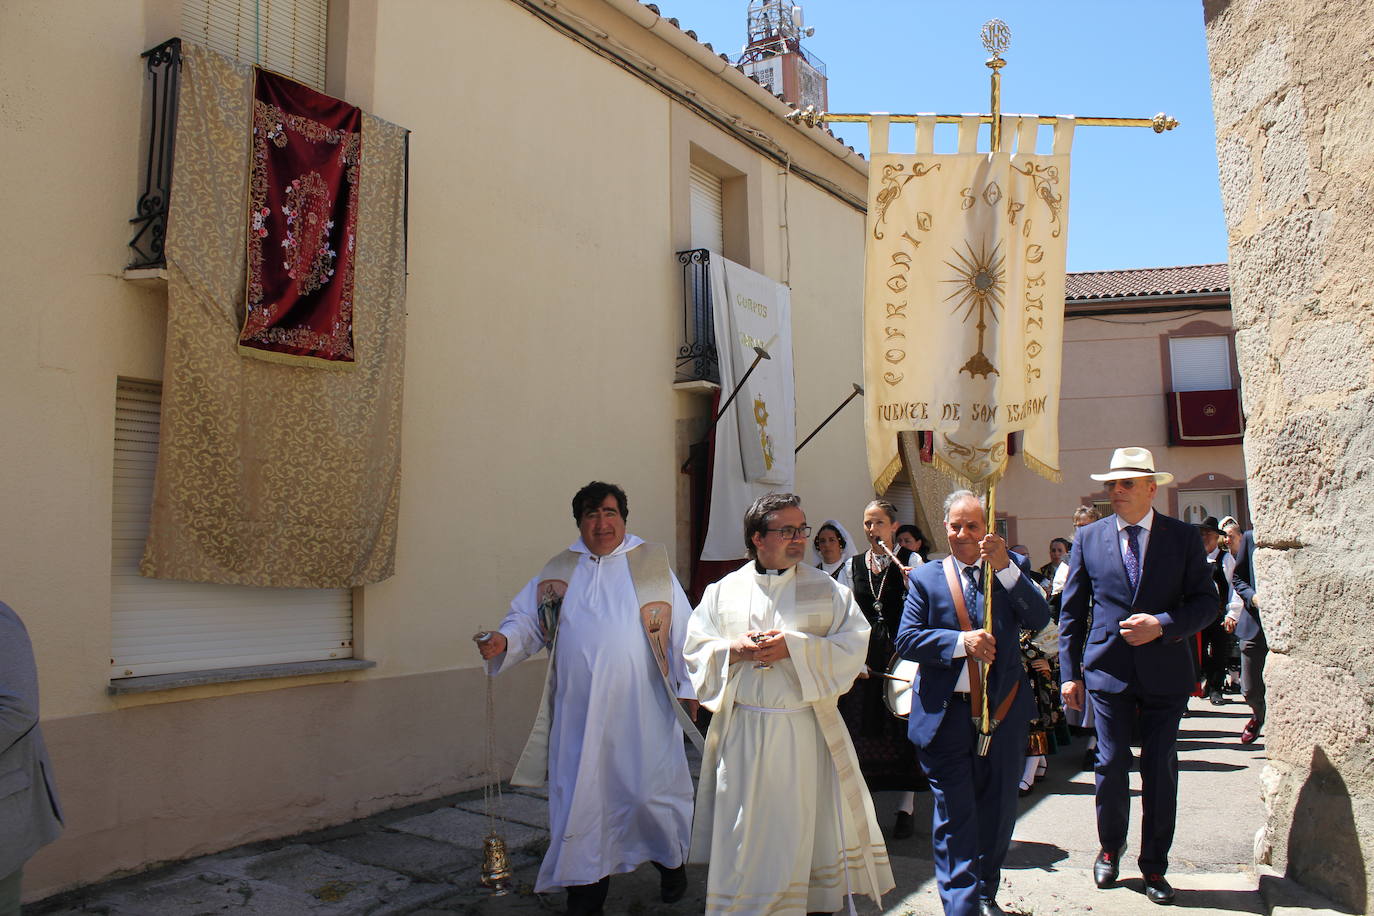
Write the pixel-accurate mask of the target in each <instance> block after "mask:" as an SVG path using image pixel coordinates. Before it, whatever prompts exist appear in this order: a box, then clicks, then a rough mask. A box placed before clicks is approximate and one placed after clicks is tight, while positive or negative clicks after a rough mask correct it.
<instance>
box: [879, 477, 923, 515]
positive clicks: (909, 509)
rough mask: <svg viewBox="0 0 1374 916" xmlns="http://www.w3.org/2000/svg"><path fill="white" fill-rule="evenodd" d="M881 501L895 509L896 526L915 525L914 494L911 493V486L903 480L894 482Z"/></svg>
mask: <svg viewBox="0 0 1374 916" xmlns="http://www.w3.org/2000/svg"><path fill="white" fill-rule="evenodd" d="M883 499H885V500H887V501H888V502H890V503H892V505H894V506H896V507H897V524H898V525H914V524H916V494H915V493H913V492H912V491H911V484H909V483H907V482H906V481H905V480H894V481H893V482H892V485H891V486H890V487H888V488H887V492H886V493H884V494H883Z"/></svg>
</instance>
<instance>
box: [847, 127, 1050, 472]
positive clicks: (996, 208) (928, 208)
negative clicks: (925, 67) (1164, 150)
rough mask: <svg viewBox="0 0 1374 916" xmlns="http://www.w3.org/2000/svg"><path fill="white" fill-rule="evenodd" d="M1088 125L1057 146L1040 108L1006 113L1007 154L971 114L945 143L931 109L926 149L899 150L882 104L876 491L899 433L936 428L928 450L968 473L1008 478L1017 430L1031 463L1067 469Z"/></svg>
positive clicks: (867, 357) (870, 242) (872, 436)
mask: <svg viewBox="0 0 1374 916" xmlns="http://www.w3.org/2000/svg"><path fill="white" fill-rule="evenodd" d="M1073 123H1074V122H1073V119H1072V118H1061V119H1059V121H1058V123H1057V124H1056V125H1055V128H1054V146H1053V151H1052V153H1051V154H1050V155H1043V156H1042V155H1036V153H1035V142H1036V134H1037V130H1038V121H1037V120H1036V119H1034V118H1025V119H1021V118H1017V117H1004V118H1003V119H1002V136H1003V138H1004V142H1003V144H1002V145H1003V147H1004V148H1005V149H1006V150H1007V152H1000V153H980V152H978V151H977V139H978V128H979V118H978V116H977V115H971V116H968V117H965V118H964V120H963V122H962V123H961V124H960V125H959V127H958V131H959V144H958V151H957V152H956V153H952V154H941V155H935V154H934V153H933V149H934V132H935V116H934V115H926V116H921V117H920V118H919V119H918V122H917V125H916V152H915V153H912V154H905V153H890V152H889V151H888V132H889V121H888V119H887V118H886V117H883V116H879V115H875V116H874V117H873V120H872V122H871V125H870V152H871V157H870V161H871V164H870V166H869V191H868V221H867V230H866V231H867V238H866V246H865V247H866V249H867V252H866V264H865V281H864V282H865V295H864V375H865V378H864V387H865V389H866V391H867V397H866V398H865V410H866V415H865V419H866V422H865V428H866V433H867V439H868V461H869V471H870V473H871V476H872V479H873V485H874V489H875V490H876V491H877V492H879V493H882V492H885V491H886V490H887V488H888V486H889V485H890V484H891V483H892V480H893V478H894V477H895V476H896V475H897V473H898V472H899V471H900V469H901V459H900V457H899V455H898V434H899V433H902V432H907V431H916V430H929V431H932V432H933V434H934V435H933V442H932V444H931V449H930V452H931V454H930V457H929V460H930V461H931V463H932V464H933V465H934V466H935V467H936V468H937V469H938V470H940V471H943V472H944V473H946V474H948V475H949V476H951V477H953V478H955V479H956V480H958V481H960V482H961V483H964V484H976V483H981V484H987V485H991V484H994V483H996V481H997V480H998V479H999V478H1001V476H1002V474H1003V473H1004V472H1005V471H1006V466H1007V436H1008V435H1009V434H1010V433H1013V432H1017V431H1019V432H1021V433H1022V434H1023V438H1022V449H1023V451H1022V456H1023V459H1024V460H1025V462H1026V465H1027V466H1028V467H1030V468H1031V469H1033V470H1035V471H1036V472H1038V473H1040V474H1042V475H1043V476H1045V477H1048V478H1050V479H1051V480H1056V481H1057V480H1059V479H1060V471H1059V383H1060V374H1061V363H1062V350H1063V336H1064V265H1065V252H1066V249H1067V244H1066V243H1067V240H1068V225H1067V224H1068V204H1069V148H1070V145H1071V143H1072V139H1073ZM1013 143H1015V151H1012V145H1013Z"/></svg>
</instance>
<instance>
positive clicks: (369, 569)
mask: <svg viewBox="0 0 1374 916" xmlns="http://www.w3.org/2000/svg"><path fill="white" fill-rule="evenodd" d="M252 99H253V94H252V71H251V68H250V67H248V66H246V65H243V64H238V63H235V62H233V61H231V60H229V59H228V58H226V57H223V56H222V55H219V54H217V53H215V52H213V51H209V50H207V49H205V48H203V47H200V46H198V45H195V44H192V43H190V42H185V43H183V45H182V74H181V90H180V97H179V100H178V103H179V111H178V118H177V132H176V164H175V176H176V182H175V186H174V188H173V191H172V198H171V209H170V214H169V219H168V232H167V245H166V252H167V273H168V283H167V349H166V358H165V364H164V369H163V401H162V430H161V444H160V447H159V453H158V464H157V479H156V483H155V485H154V493H153V509H152V520H151V527H150V531H149V535H148V540H147V543H146V545H145V548H144V554H143V562H142V564H141V566H140V572H142V574H143V575H145V576H151V577H155V578H165V579H182V580H188V581H193V582H214V583H220V584H229V585H255V586H275V587H288V588H342V587H350V586H357V585H366V584H369V583H373V582H378V581H380V580H382V579H385V578H387V577H388V576H390V575H391V574H392V572H393V571H394V567H395V550H396V527H397V505H398V501H399V495H400V481H401V387H402V379H403V373H402V369H403V363H404V355H405V235H404V221H403V216H404V207H405V195H406V174H405V145H406V131H405V130H404V129H403V128H401V127H398V126H396V125H394V124H390V123H388V122H385V121H382V120H380V119H378V118H376V117H373V116H371V115H367V114H364V115H363V124H362V134H363V150H364V155H363V160H362V163H361V169H362V180H361V182H360V184H361V188H360V196H359V201H358V226H357V228H358V231H357V244H358V259H357V265H356V273H355V278H354V283H355V292H354V298H355V308H354V330H355V334H356V363H357V364H356V368H355V369H354V370H353V371H351V372H319V371H316V370H313V369H310V368H303V367H297V366H287V365H279V364H276V363H271V362H263V361H261V360H257V359H245V358H244V357H242V356H240V355H239V352H238V338H239V330H240V328H242V327H243V317H244V276H245V269H246V264H245V261H246V254H245V252H246V250H247V246H246V239H245V232H246V231H247V220H246V219H245V213H246V208H247V202H248V187H247V181H248V173H249V168H248V157H249V144H248V142H247V138H248V136H249V133H250V125H251V124H252Z"/></svg>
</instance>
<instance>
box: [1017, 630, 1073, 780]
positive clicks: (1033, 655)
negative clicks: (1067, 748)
mask: <svg viewBox="0 0 1374 916" xmlns="http://www.w3.org/2000/svg"><path fill="white" fill-rule="evenodd" d="M1021 655H1022V657H1023V658H1024V659H1025V663H1026V673H1027V674H1029V675H1030V683H1031V690H1032V692H1033V693H1034V694H1035V710H1036V714H1035V718H1034V719H1032V720H1031V723H1030V731H1029V732H1028V733H1027V735H1026V766H1025V769H1024V770H1023V771H1022V774H1021V789H1020V791H1021V794H1022V795H1023V796H1024V795H1029V794H1030V791H1031V787H1032V786H1033V785H1035V780H1036V779H1038V778H1039V777H1041V776H1044V775H1045V770H1046V767H1047V764H1046V761H1045V755H1047V754H1053V753H1055V752H1056V751H1057V750H1058V749H1059V747H1060V745H1067V744H1068V743H1069V740H1070V737H1071V736H1070V734H1069V724H1068V722H1066V721H1065V720H1064V706H1063V701H1062V700H1061V699H1060V696H1059V625H1058V624H1056V623H1054V622H1053V621H1051V622H1050V624H1049V625H1048V626H1046V627H1045V628H1044V629H1041V630H1038V631H1036V630H1023V631H1022V633H1021Z"/></svg>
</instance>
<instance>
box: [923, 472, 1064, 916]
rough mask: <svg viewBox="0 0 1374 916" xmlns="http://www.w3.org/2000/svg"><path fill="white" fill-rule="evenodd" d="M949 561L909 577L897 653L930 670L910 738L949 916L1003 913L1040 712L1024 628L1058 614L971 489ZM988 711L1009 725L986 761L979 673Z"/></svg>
mask: <svg viewBox="0 0 1374 916" xmlns="http://www.w3.org/2000/svg"><path fill="white" fill-rule="evenodd" d="M945 533H946V534H948V535H949V547H950V551H951V554H952V555H951V556H950V557H948V558H946V559H945V560H944V561H943V562H940V563H926V564H924V565H922V566H920V567H918V568H917V569H916V570H915V571H914V572H913V573H912V574H911V581H910V583H909V585H908V587H907V593H906V605H905V606H904V608H903V610H902V622H901V625H900V626H899V628H898V630H897V638H896V646H897V652H898V654H899V655H901V656H902V657H903V658H906V659H911V660H912V661H915V662H918V663H919V664H920V673H919V674H918V675H917V678H916V683H915V684H914V685H913V690H912V703H911V715H910V717H909V719H908V725H907V734H908V737H910V738H911V742H912V744H915V745H916V754H917V758H918V759H919V760H920V763H921V768H922V769H923V770H925V773H926V777H927V778H928V779H929V781H930V788H931V791H932V792H933V793H934V795H935V813H934V824H933V829H932V835H933V839H934V842H933V846H934V852H935V877H936V881H937V883H938V884H939V889H940V901H941V902H942V903H943V904H944V908H945V913H946V914H947V916H995V914H1000V913H1001V912H1002V910H1001V908H1000V907H998V906H997V901H996V895H997V886H998V884H999V883H1001V880H1002V861H1003V860H1004V859H1005V858H1006V856H1007V848H1008V847H1009V846H1010V845H1011V831H1012V828H1013V827H1014V826H1015V824H1016V799H1017V794H1016V785H1017V781H1018V780H1019V779H1020V777H1021V771H1022V769H1023V767H1024V765H1025V761H1026V732H1027V729H1028V727H1029V722H1030V719H1031V717H1032V716H1034V715H1035V700H1034V698H1033V697H1032V695H1031V685H1030V683H1029V681H1028V680H1027V678H1026V671H1025V668H1024V667H1023V666H1022V663H1021V649H1020V635H1021V631H1022V630H1038V629H1040V628H1041V627H1043V626H1045V625H1046V624H1047V623H1049V619H1050V606H1049V605H1048V604H1047V603H1046V602H1045V593H1044V591H1043V590H1042V589H1041V588H1040V586H1039V585H1037V584H1036V581H1035V579H1034V578H1033V577H1032V573H1031V568H1030V563H1029V562H1028V561H1027V560H1026V559H1025V558H1024V557H1021V556H1015V555H1012V554H1009V553H1008V552H1007V544H1006V541H1004V540H1002V539H1001V538H1000V537H998V536H997V535H995V534H989V533H988V528H987V512H986V509H985V506H984V504H983V502H982V501H981V500H980V499H979V498H978V496H977V495H976V494H974V493H973V492H971V491H969V490H958V491H956V492H954V493H951V494H950V496H949V498H948V499H946V500H945ZM983 560H987V561H989V562H990V563H991V565H992V569H993V572H994V578H995V579H996V581H995V582H994V583H992V589H993V593H992V622H993V626H992V632H991V633H988V632H985V631H984V630H983V629H982V625H983V595H984V585H983V582H982V573H983V570H982V566H981V563H982V561H983ZM983 667H986V668H987V670H988V676H987V681H986V685H987V695H988V709H989V711H990V712H991V713H992V714H993V716H994V718H996V719H998V720H1000V725H999V726H998V727H997V728H996V729H995V730H994V731H993V733H992V741H991V745H990V747H989V748H988V752H987V754H986V756H981V755H979V753H978V742H979V734H978V725H977V717H978V716H979V715H980V714H981V713H982V705H983V704H982V688H983V682H982V677H981V670H980V669H981V668H983Z"/></svg>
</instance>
